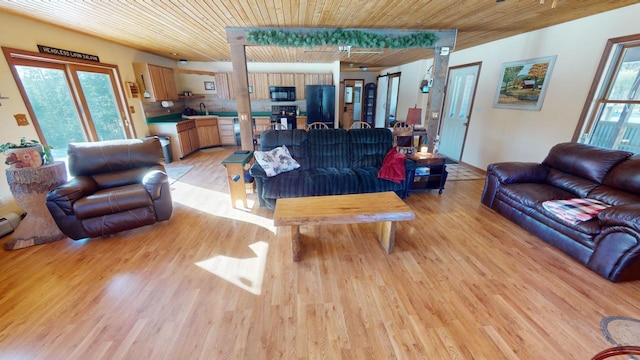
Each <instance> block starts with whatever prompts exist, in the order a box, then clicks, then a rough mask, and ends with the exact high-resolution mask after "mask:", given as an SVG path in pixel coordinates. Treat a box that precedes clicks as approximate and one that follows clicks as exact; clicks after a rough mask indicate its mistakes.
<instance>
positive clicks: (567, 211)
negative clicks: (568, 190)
mask: <svg viewBox="0 0 640 360" xmlns="http://www.w3.org/2000/svg"><path fill="white" fill-rule="evenodd" d="M542 206H544V208H545V209H547V210H548V211H550V212H551V213H553V214H554V215H555V216H557V217H559V218H561V219H563V220H565V221H567V222H570V223H572V224H577V223H579V222H582V221H588V220H591V219H593V218H594V217H596V216H597V215H598V213H599V212H600V211H602V210H604V209H606V208H608V207H609V206H611V205H608V204H605V203H603V202H602V201H599V200H595V199H588V198H573V199H564V200H549V201H545V202H543V203H542Z"/></svg>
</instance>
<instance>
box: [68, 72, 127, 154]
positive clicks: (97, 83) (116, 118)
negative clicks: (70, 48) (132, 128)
mask: <svg viewBox="0 0 640 360" xmlns="http://www.w3.org/2000/svg"><path fill="white" fill-rule="evenodd" d="M75 74H76V76H77V78H78V82H79V84H80V89H81V92H82V94H83V97H84V99H85V102H86V105H87V108H88V110H89V114H88V117H90V118H91V122H92V123H93V127H94V129H95V132H96V136H97V140H101V141H102V140H117V139H124V138H126V135H125V131H124V126H123V122H122V116H121V112H122V109H120V106H119V104H118V102H117V101H116V95H115V91H114V88H113V85H112V84H113V83H114V81H113V79H112V76H111V74H110V73H108V72H106V73H100V72H96V70H91V71H81V70H77V71H76V72H75Z"/></svg>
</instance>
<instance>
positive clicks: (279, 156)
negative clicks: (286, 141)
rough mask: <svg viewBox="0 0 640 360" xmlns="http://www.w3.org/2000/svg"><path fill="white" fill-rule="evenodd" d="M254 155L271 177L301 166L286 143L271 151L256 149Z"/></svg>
mask: <svg viewBox="0 0 640 360" xmlns="http://www.w3.org/2000/svg"><path fill="white" fill-rule="evenodd" d="M253 156H254V157H255V159H256V161H257V162H258V164H260V166H262V168H263V169H264V172H265V173H266V174H267V176H269V177H271V176H276V175H278V174H281V173H283V172H286V171H291V170H294V169H297V168H299V167H300V164H298V162H297V161H296V160H295V159H294V158H292V157H291V154H290V153H289V149H287V147H286V146H284V145H282V146H280V147H277V148H273V149H271V150H269V151H254V152H253Z"/></svg>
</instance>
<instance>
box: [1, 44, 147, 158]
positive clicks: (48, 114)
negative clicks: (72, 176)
mask: <svg viewBox="0 0 640 360" xmlns="http://www.w3.org/2000/svg"><path fill="white" fill-rule="evenodd" d="M5 56H6V54H5ZM10 63H11V65H13V70H14V75H15V76H16V82H18V86H19V87H20V88H21V90H22V92H23V94H24V95H23V96H24V97H26V99H25V101H26V102H27V104H28V107H29V108H30V113H31V115H32V118H33V122H34V125H35V126H36V129H37V131H38V134H39V135H40V137H41V139H40V140H41V141H42V142H44V143H46V144H47V145H50V146H52V147H53V151H52V152H53V155H54V158H55V159H64V158H66V156H67V154H66V153H67V145H68V144H69V143H71V142H85V141H100V140H115V139H125V138H132V137H135V133H134V131H133V128H132V127H131V123H130V121H129V119H128V113H127V112H126V111H125V108H124V105H123V104H124V100H123V99H122V97H121V95H120V93H119V88H118V86H117V81H116V72H115V69H114V68H113V67H102V66H88V65H83V64H75V63H66V62H64V61H56V62H52V61H47V60H46V59H42V60H40V59H33V58H25V57H19V56H18V57H11V58H10Z"/></svg>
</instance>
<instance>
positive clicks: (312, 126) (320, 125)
mask: <svg viewBox="0 0 640 360" xmlns="http://www.w3.org/2000/svg"><path fill="white" fill-rule="evenodd" d="M328 128H329V126H328V125H327V124H325V123H323V122H319V121H316V122H312V123H311V124H309V125H307V130H311V129H328Z"/></svg>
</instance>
